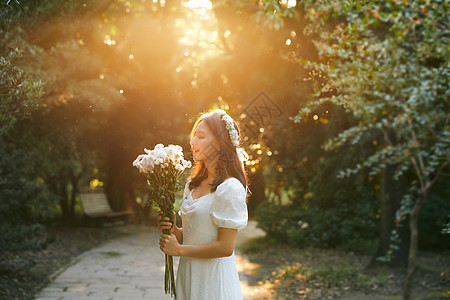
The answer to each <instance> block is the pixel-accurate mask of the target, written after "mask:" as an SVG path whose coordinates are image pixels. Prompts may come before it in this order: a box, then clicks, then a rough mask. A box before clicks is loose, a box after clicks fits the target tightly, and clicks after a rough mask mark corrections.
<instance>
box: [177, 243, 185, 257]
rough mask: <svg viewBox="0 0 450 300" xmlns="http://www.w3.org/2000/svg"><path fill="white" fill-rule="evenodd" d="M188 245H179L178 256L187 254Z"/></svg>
mask: <svg viewBox="0 0 450 300" xmlns="http://www.w3.org/2000/svg"><path fill="white" fill-rule="evenodd" d="M185 252H186V246H185V245H179V247H178V256H186V253H185Z"/></svg>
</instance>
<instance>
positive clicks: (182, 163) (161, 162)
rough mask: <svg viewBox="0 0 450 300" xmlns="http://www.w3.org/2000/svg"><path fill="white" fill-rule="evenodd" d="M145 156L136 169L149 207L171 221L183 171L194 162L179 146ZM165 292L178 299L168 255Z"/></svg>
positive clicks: (159, 145) (166, 259)
mask: <svg viewBox="0 0 450 300" xmlns="http://www.w3.org/2000/svg"><path fill="white" fill-rule="evenodd" d="M144 151H145V153H146V154H141V155H139V156H138V157H137V158H136V160H135V161H134V162H133V166H135V167H136V168H138V169H139V172H140V173H143V174H144V175H145V176H146V177H147V183H148V185H149V187H150V198H149V201H148V202H147V206H150V205H152V204H155V205H156V206H158V207H159V208H160V209H161V211H162V212H163V214H162V217H163V218H164V217H169V219H170V220H171V222H172V218H171V216H172V214H173V205H174V202H175V193H176V192H177V191H179V190H182V187H181V186H180V185H179V184H178V180H179V178H180V177H181V174H183V171H184V169H186V168H190V167H191V165H192V164H191V162H190V161H187V160H184V157H183V148H181V146H178V145H169V146H167V147H164V145H163V144H158V145H156V146H155V148H154V149H153V150H148V149H144ZM164 233H165V234H170V229H164ZM164 291H165V293H166V294H167V293H170V295H171V296H175V299H176V291H175V277H174V273H173V258H172V256H170V255H167V254H166V256H165V281H164Z"/></svg>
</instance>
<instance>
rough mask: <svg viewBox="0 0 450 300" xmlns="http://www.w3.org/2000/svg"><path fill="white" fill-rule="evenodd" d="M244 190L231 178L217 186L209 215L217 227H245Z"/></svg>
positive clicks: (245, 207)
mask: <svg viewBox="0 0 450 300" xmlns="http://www.w3.org/2000/svg"><path fill="white" fill-rule="evenodd" d="M246 196H247V193H246V190H245V188H244V186H243V185H242V183H241V182H240V181H239V180H238V179H236V178H234V177H231V178H229V179H227V180H226V181H224V182H222V183H221V184H219V185H218V186H217V189H216V192H215V195H214V200H213V203H212V206H211V211H210V215H211V216H212V219H213V221H214V223H215V224H216V225H217V226H218V227H225V228H233V229H237V230H239V229H242V228H244V227H246V226H247V220H248V213H247V204H246V203H245V200H246Z"/></svg>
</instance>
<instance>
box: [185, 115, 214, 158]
mask: <svg viewBox="0 0 450 300" xmlns="http://www.w3.org/2000/svg"><path fill="white" fill-rule="evenodd" d="M191 147H192V153H193V156H194V161H196V162H197V161H203V162H212V161H214V160H215V159H217V157H218V151H219V147H218V145H217V142H216V140H215V138H214V135H213V134H212V132H211V131H210V130H209V128H208V126H206V124H205V123H204V122H203V121H200V123H198V125H197V128H196V129H195V133H194V138H193V139H192V140H191Z"/></svg>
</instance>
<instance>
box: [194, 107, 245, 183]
mask: <svg viewBox="0 0 450 300" xmlns="http://www.w3.org/2000/svg"><path fill="white" fill-rule="evenodd" d="M200 122H203V123H204V124H205V125H206V126H207V127H208V128H209V130H210V131H211V132H212V134H213V135H214V138H215V139H216V140H217V143H218V145H219V149H220V150H219V151H218V152H216V151H217V150H215V149H214V147H211V149H212V151H214V152H213V154H212V155H217V156H218V159H217V164H216V168H217V177H216V179H215V180H214V181H213V182H212V184H211V190H210V191H211V192H214V191H215V190H216V189H217V186H218V185H219V184H221V183H222V182H223V181H224V180H225V179H226V178H228V177H230V176H231V177H235V178H236V179H238V180H239V181H240V182H241V183H242V185H243V186H244V188H246V186H248V179H247V174H246V171H245V166H244V163H243V162H242V161H240V160H239V157H238V155H237V152H236V147H235V146H233V144H232V143H231V139H230V135H229V131H228V130H227V128H226V127H225V121H223V120H222V119H221V117H220V116H219V115H218V114H216V113H215V112H214V111H211V112H208V113H203V114H201V115H200V117H199V118H198V119H197V121H195V124H194V127H193V128H192V131H191V140H192V139H193V138H194V135H195V130H196V129H197V126H198V124H199V123H200ZM233 125H234V128H235V129H236V130H237V132H238V134H239V136H240V131H239V127H238V125H237V124H236V122H235V121H234V120H233ZM205 150H206V149H203V151H205ZM206 178H208V170H207V169H206V166H205V164H204V163H203V162H202V161H198V162H196V163H195V165H194V167H193V168H192V171H191V174H190V176H189V178H188V180H189V179H190V180H191V182H190V183H189V189H190V190H192V189H193V188H195V187H197V186H199V185H200V183H201V182H202V181H203V179H206Z"/></svg>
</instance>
